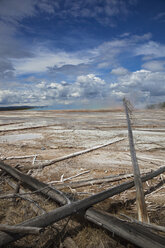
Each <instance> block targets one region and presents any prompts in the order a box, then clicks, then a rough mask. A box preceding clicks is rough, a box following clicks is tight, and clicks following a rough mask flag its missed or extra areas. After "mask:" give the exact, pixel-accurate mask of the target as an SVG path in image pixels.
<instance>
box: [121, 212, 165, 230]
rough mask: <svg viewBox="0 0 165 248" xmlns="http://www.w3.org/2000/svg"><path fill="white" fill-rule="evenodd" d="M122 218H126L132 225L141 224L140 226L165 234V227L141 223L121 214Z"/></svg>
mask: <svg viewBox="0 0 165 248" xmlns="http://www.w3.org/2000/svg"><path fill="white" fill-rule="evenodd" d="M121 216H124V217H125V218H127V219H128V220H130V221H131V223H137V224H139V226H145V227H148V228H150V229H151V230H152V229H153V230H155V231H158V232H165V227H164V226H159V225H155V224H152V223H144V222H141V221H138V220H136V219H134V218H132V217H130V216H127V215H125V214H121Z"/></svg>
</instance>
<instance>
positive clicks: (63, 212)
mask: <svg viewBox="0 0 165 248" xmlns="http://www.w3.org/2000/svg"><path fill="white" fill-rule="evenodd" d="M0 164H1V163H0ZM163 172H165V167H161V168H159V169H158V170H157V171H154V172H151V173H149V174H148V175H146V176H143V177H142V181H146V180H149V179H152V178H153V177H155V176H158V175H159V174H161V173H163ZM133 186H134V181H129V182H125V183H123V184H121V185H118V186H115V187H113V188H111V189H108V190H105V191H103V192H100V193H97V194H95V195H93V196H91V197H88V198H86V199H83V200H80V201H76V202H72V203H70V204H68V205H65V206H62V207H60V208H58V209H55V210H53V211H51V212H49V213H46V214H43V215H41V216H38V217H36V218H33V219H30V220H28V221H25V222H24V223H22V224H19V225H23V226H37V227H46V226H47V225H51V224H53V223H54V222H56V221H59V220H61V219H63V218H65V217H67V216H70V215H72V214H75V213H78V212H79V211H80V210H84V211H85V210H86V209H87V208H89V207H90V206H92V205H94V204H96V203H98V202H101V201H103V200H105V199H107V198H109V197H111V196H114V195H116V194H119V193H121V192H123V191H125V190H127V189H130V188H131V187H133ZM88 215H89V214H88ZM84 217H85V218H86V214H85V215H84ZM90 221H92V216H91V220H90ZM100 221H101V220H100ZM93 222H94V223H95V221H93ZM21 237H23V235H16V236H11V235H9V234H4V233H0V245H5V244H8V243H9V242H12V241H15V240H17V239H19V238H21ZM158 237H159V236H158ZM164 241H165V240H164ZM142 247H146V246H142ZM155 247H156V246H155ZM158 247H161V248H162V247H163V246H161V245H160V246H157V248H158Z"/></svg>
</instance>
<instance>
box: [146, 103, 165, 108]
mask: <svg viewBox="0 0 165 248" xmlns="http://www.w3.org/2000/svg"><path fill="white" fill-rule="evenodd" d="M147 108H148V109H155V108H165V102H161V103H156V104H151V105H147Z"/></svg>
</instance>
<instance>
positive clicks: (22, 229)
mask: <svg viewBox="0 0 165 248" xmlns="http://www.w3.org/2000/svg"><path fill="white" fill-rule="evenodd" d="M0 231H3V232H7V233H19V234H35V235H36V234H37V235H38V234H40V233H41V232H42V231H43V228H39V227H32V226H10V225H6V224H0Z"/></svg>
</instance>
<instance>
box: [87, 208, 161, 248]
mask: <svg viewBox="0 0 165 248" xmlns="http://www.w3.org/2000/svg"><path fill="white" fill-rule="evenodd" d="M85 218H86V219H87V220H89V221H91V222H92V223H95V224H97V225H100V226H101V227H103V228H105V229H107V230H109V231H110V232H112V233H114V234H116V235H117V236H119V237H122V238H124V239H126V240H128V241H130V242H131V243H133V244H135V245H137V246H138V247H142V248H151V247H152V248H163V247H164V244H165V238H163V237H160V236H159V235H156V234H155V233H153V232H151V231H150V230H148V229H147V228H145V227H142V226H140V225H139V226H138V224H136V223H130V222H126V221H123V220H121V219H118V218H116V217H115V216H112V215H110V214H106V213H105V212H101V211H98V210H96V209H94V208H92V209H88V210H87V211H86V213H85Z"/></svg>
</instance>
